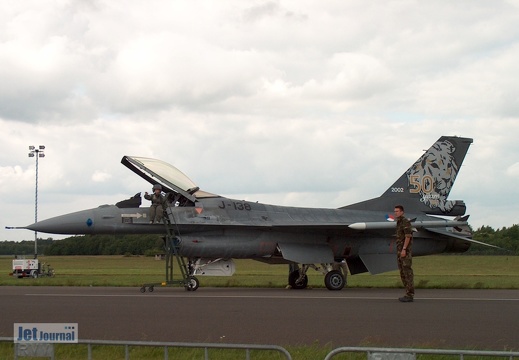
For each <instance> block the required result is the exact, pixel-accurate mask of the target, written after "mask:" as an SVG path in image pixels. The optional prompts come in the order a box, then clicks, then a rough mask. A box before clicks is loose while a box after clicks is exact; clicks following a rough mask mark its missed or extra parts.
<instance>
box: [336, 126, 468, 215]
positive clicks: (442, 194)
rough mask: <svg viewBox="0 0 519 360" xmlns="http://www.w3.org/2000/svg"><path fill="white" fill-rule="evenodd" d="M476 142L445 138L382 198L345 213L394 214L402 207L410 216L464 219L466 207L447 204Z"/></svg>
mask: <svg viewBox="0 0 519 360" xmlns="http://www.w3.org/2000/svg"><path fill="white" fill-rule="evenodd" d="M470 144H472V139H470V138H462V137H457V136H442V137H441V138H439V139H438V140H437V141H436V142H435V143H434V144H433V145H432V146H431V147H430V148H429V150H427V151H426V152H425V153H424V154H423V155H422V156H421V157H420V158H419V159H418V160H416V162H415V163H414V164H413V165H411V167H410V168H409V169H408V170H407V171H406V172H405V173H404V174H402V176H401V177H400V178H399V179H398V180H397V181H396V182H395V183H394V184H393V185H391V187H389V189H387V190H386V192H385V193H384V194H382V196H380V197H378V198H375V199H371V200H366V201H363V202H360V203H356V204H353V205H349V206H345V207H343V208H342V209H356V210H374V211H377V210H378V211H390V210H391V209H393V207H394V206H395V205H396V204H402V205H403V206H404V207H405V210H406V212H410V213H426V214H431V215H448V216H460V215H464V214H465V210H466V207H465V203H464V202H463V201H460V200H456V201H450V200H447V197H448V196H449V193H450V191H451V188H452V186H453V185H454V181H455V180H456V176H457V175H458V172H459V170H460V168H461V164H462V162H463V159H465V155H466V154H467V151H468V149H469V146H470Z"/></svg>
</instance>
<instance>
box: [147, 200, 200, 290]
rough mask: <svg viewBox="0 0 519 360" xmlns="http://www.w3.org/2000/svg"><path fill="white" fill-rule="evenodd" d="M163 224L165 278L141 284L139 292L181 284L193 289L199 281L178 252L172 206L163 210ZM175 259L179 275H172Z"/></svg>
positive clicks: (178, 236) (177, 238) (178, 241)
mask: <svg viewBox="0 0 519 360" xmlns="http://www.w3.org/2000/svg"><path fill="white" fill-rule="evenodd" d="M163 219H164V225H165V227H166V236H165V237H164V250H165V251H166V280H165V281H162V282H160V283H148V284H143V285H142V287H141V292H142V293H144V292H146V288H147V289H148V291H149V292H153V290H154V287H155V286H183V287H184V288H185V289H186V290H187V291H195V290H196V289H198V286H199V285H200V282H199V281H198V279H197V278H196V277H195V276H192V275H191V273H192V271H191V266H189V265H188V264H187V263H186V259H185V258H184V257H183V256H181V255H180V254H179V251H180V244H181V241H182V240H181V238H180V232H178V231H175V229H177V224H176V221H175V216H174V214H173V207H172V206H171V205H168V206H167V207H166V211H164V217H163ZM175 259H176V263H177V266H178V268H179V270H180V277H178V278H176V279H175V277H174V272H173V268H174V264H175Z"/></svg>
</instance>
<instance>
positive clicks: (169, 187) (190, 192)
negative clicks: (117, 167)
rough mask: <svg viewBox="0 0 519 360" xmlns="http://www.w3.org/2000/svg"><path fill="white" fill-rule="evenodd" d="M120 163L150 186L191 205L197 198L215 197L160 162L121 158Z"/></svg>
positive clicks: (168, 165)
mask: <svg viewBox="0 0 519 360" xmlns="http://www.w3.org/2000/svg"><path fill="white" fill-rule="evenodd" d="M121 163H122V164H123V165H124V166H126V167H127V168H129V169H130V170H131V171H133V172H134V173H136V174H137V175H139V176H140V177H142V178H143V179H144V180H146V181H148V182H149V183H150V184H152V185H155V184H160V185H161V186H162V190H163V191H164V192H166V193H172V192H173V193H175V194H176V195H178V196H181V197H183V198H184V199H185V200H188V201H190V202H191V203H194V202H195V201H196V199H197V198H203V197H214V196H216V195H214V194H211V193H207V192H205V191H201V190H200V188H199V187H198V186H196V185H195V183H194V182H193V181H192V180H191V179H190V178H188V177H187V175H185V174H184V173H183V172H182V171H180V170H179V169H177V168H176V167H174V166H173V165H171V164H168V163H166V162H164V161H162V160H157V159H151V158H145V157H137V156H123V158H122V160H121Z"/></svg>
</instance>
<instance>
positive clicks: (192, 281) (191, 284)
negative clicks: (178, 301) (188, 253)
mask: <svg viewBox="0 0 519 360" xmlns="http://www.w3.org/2000/svg"><path fill="white" fill-rule="evenodd" d="M199 286H200V281H198V279H197V278H196V277H195V276H190V277H189V278H188V279H187V284H186V290H187V291H196V289H198V287H199Z"/></svg>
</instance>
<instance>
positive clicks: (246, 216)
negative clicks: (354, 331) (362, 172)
mask: <svg viewBox="0 0 519 360" xmlns="http://www.w3.org/2000/svg"><path fill="white" fill-rule="evenodd" d="M471 143H472V139H470V138H463V137H456V136H442V137H440V138H439V139H438V140H437V141H436V142H435V143H434V144H433V145H432V146H431V147H430V148H429V149H428V150H427V151H425V153H424V154H423V155H422V156H420V158H419V159H418V160H416V161H415V162H414V163H413V164H412V165H411V166H410V167H409V169H408V170H407V171H405V172H404V173H403V174H402V175H401V176H400V177H399V178H398V179H397V180H396V181H395V183H394V184H392V185H391V186H390V187H389V188H388V189H387V190H386V191H385V192H384V193H383V194H382V195H381V196H380V197H377V198H373V199H370V200H366V201H363V202H360V203H356V204H352V205H348V206H344V207H341V208H338V209H324V208H301V207H289V206H277V205H268V204H262V203H258V202H252V201H244V200H236V199H230V198H226V197H222V196H219V195H215V194H212V193H209V192H206V191H203V190H201V189H200V188H199V187H198V186H196V185H195V183H194V182H193V181H192V180H190V179H189V178H188V177H187V176H186V175H185V174H183V173H182V172H181V171H180V170H178V169H177V168H175V167H174V166H172V165H170V164H168V163H166V162H163V161H161V160H156V159H150V158H144V157H136V156H124V157H123V158H122V160H121V163H122V164H123V165H125V166H126V167H128V168H129V169H131V170H132V171H133V172H135V173H136V174H138V175H139V176H141V177H142V178H143V179H145V180H146V181H148V182H149V183H150V184H153V185H156V184H160V185H161V186H162V190H163V192H164V194H165V195H167V201H166V205H165V206H164V218H163V222H162V223H160V224H157V223H154V224H150V217H149V210H150V208H148V207H141V206H140V205H141V197H140V194H137V195H135V196H134V197H133V198H130V199H127V200H124V201H121V202H119V203H117V204H115V205H102V206H100V207H98V208H94V209H89V210H83V211H79V212H75V213H71V214H67V215H62V216H58V217H54V218H51V219H48V220H44V221H41V222H37V223H34V224H32V225H28V226H27V227H26V229H30V230H34V231H38V232H45V233H53V234H71V235H74V234H147V233H157V234H165V235H168V236H170V237H173V238H174V243H175V250H177V251H178V255H179V256H182V257H183V258H185V259H187V260H188V264H189V265H188V266H187V268H186V271H188V276H189V277H190V279H193V280H192V283H191V285H190V286H191V288H190V289H191V290H196V288H197V287H198V285H199V283H198V279H196V278H195V275H232V273H233V272H234V263H233V262H232V259H254V260H258V261H261V262H265V263H269V264H289V265H291V269H292V271H291V272H290V274H289V284H290V286H291V287H292V288H293V289H304V288H306V287H307V284H308V277H307V271H308V270H309V269H310V268H312V269H314V270H317V271H320V272H321V273H322V274H324V283H325V286H326V287H327V288H328V289H329V290H340V289H342V288H343V287H344V286H345V284H346V272H344V271H341V270H340V269H338V268H337V264H338V263H341V262H342V263H344V262H345V263H346V264H347V268H348V269H349V272H350V274H352V275H354V274H359V273H364V272H370V273H371V274H378V273H382V272H386V271H391V270H395V269H397V261H396V246H395V236H394V233H395V228H396V222H395V221H392V220H394V219H393V218H392V215H391V214H392V212H393V209H394V206H395V205H397V204H400V205H403V206H404V208H405V214H406V216H407V217H408V218H410V219H411V222H412V225H413V227H414V234H413V238H414V242H413V256H423V255H430V254H438V253H460V252H465V251H467V250H468V249H469V247H470V245H471V244H472V243H478V244H481V243H480V242H478V241H475V240H473V239H471V233H470V230H469V227H468V222H467V219H468V216H465V212H466V205H465V203H464V202H463V201H462V200H454V201H452V200H448V196H449V192H450V191H451V189H452V186H453V185H454V181H455V180H456V176H457V175H458V173H459V171H460V169H461V164H462V162H463V160H464V158H465V155H466V153H467V151H468V149H469V146H470V144H471Z"/></svg>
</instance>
